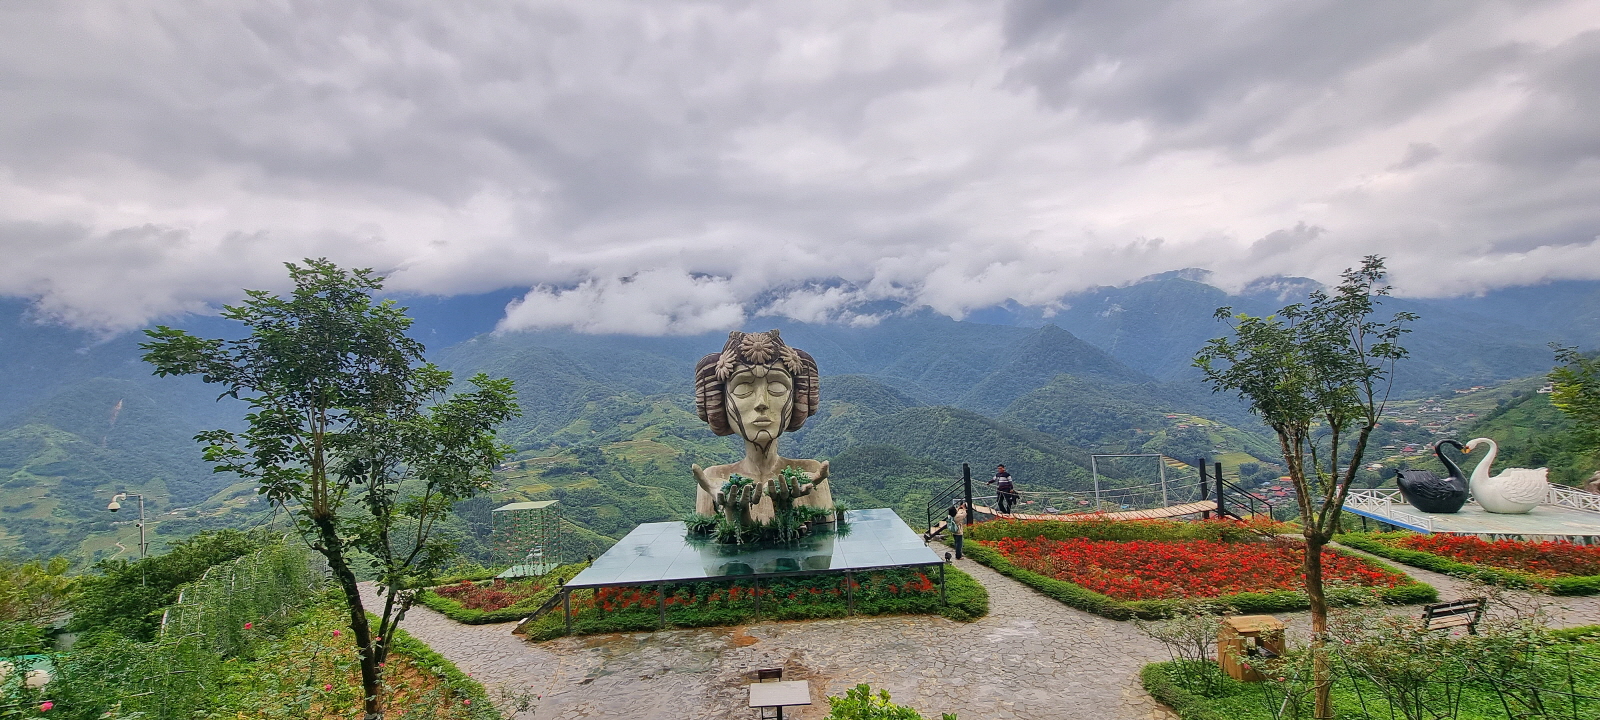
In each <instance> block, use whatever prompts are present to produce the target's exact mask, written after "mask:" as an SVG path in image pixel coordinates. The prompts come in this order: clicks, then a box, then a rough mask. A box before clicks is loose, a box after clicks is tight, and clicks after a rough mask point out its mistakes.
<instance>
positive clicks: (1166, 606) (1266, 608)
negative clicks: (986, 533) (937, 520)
mask: <svg viewBox="0 0 1600 720" xmlns="http://www.w3.org/2000/svg"><path fill="white" fill-rule="evenodd" d="M963 550H964V551H965V554H966V555H967V556H968V557H971V558H972V559H973V560H976V561H978V562H979V563H980V564H982V565H985V566H987V567H988V568H989V569H991V570H994V571H995V572H998V573H1000V574H1001V575H1005V576H1006V577H1009V578H1011V579H1013V580H1016V581H1017V582H1020V583H1022V584H1024V585H1027V586H1028V587H1031V588H1033V589H1035V590H1038V591H1039V592H1040V593H1042V594H1044V595H1045V596H1047V597H1050V598H1053V599H1055V600H1056V601H1058V602H1060V603H1062V604H1064V605H1067V606H1068V607H1073V608H1077V609H1079V610H1082V611H1084V612H1090V613H1094V614H1096V615H1099V616H1101V617H1107V618H1111V619H1112V620H1133V619H1135V618H1138V619H1145V620H1156V619H1160V618H1164V617H1170V616H1171V615H1173V614H1174V613H1177V612H1181V611H1184V610H1187V609H1190V608H1193V607H1195V606H1199V605H1212V606H1222V607H1226V608H1231V609H1233V610H1237V611H1238V612H1241V613H1275V612H1292V611H1295V610H1304V609H1306V608H1309V607H1311V602H1310V600H1309V599H1308V598H1307V597H1306V595H1305V593H1302V592H1298V591H1294V590H1280V591H1277V592H1270V593H1238V594H1236V595H1223V596H1219V597H1215V598H1200V599H1193V600H1118V599H1116V598H1112V597H1108V596H1106V595H1101V594H1100V593H1097V592H1095V591H1093V590H1090V589H1088V588H1086V587H1084V586H1082V585H1079V584H1077V583H1070V582H1066V581H1064V580H1057V579H1055V578H1052V577H1046V576H1044V575H1040V574H1039V573H1036V572H1033V571H1031V570H1026V569H1023V568H1020V567H1017V566H1016V565H1014V564H1012V562H1011V561H1010V560H1007V559H1006V558H1005V556H1004V555H1001V554H1000V552H999V551H997V550H995V549H993V548H989V547H985V546H983V545H981V544H978V543H970V544H968V545H966V546H965V547H964V548H963ZM1334 550H1335V551H1336V552H1337V551H1338V548H1335V549H1334ZM1378 564H1379V565H1382V564H1381V563H1378ZM1385 567H1386V568H1387V569H1390V570H1395V568H1388V567H1387V566H1385ZM1396 572H1398V570H1396ZM1382 598H1383V601H1384V602H1385V603H1388V604H1390V605H1416V604H1419V603H1425V602H1433V601H1435V600H1438V599H1439V591H1438V590H1436V589H1434V587H1433V586H1432V585H1429V584H1427V583H1423V582H1418V581H1416V580H1413V581H1411V582H1409V583H1406V584H1403V585H1399V586H1397V587H1392V588H1386V589H1385V590H1383V592H1382ZM1362 599H1363V598H1362V597H1361V594H1360V593H1354V594H1352V593H1340V592H1338V591H1337V590H1334V591H1330V592H1329V593H1328V601H1329V602H1330V603H1332V604H1335V605H1348V604H1355V603H1359V602H1360V601H1361V600H1362Z"/></svg>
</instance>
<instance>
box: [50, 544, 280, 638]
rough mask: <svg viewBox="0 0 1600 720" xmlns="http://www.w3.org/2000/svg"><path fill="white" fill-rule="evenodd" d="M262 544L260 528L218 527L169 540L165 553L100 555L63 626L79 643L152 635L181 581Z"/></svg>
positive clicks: (148, 636) (195, 578) (80, 585)
mask: <svg viewBox="0 0 1600 720" xmlns="http://www.w3.org/2000/svg"><path fill="white" fill-rule="evenodd" d="M265 544H268V541H267V538H266V536H265V535H264V534H261V533H243V532H240V531H238V530H219V531H216V532H203V533H200V534H198V535H195V536H194V537H192V538H189V539H187V540H183V541H180V542H177V543H174V544H173V545H172V548H171V549H170V550H168V551H167V552H166V553H163V554H161V555H156V556H154V557H149V558H145V559H143V560H137V561H134V562H129V561H127V560H102V561H100V562H98V563H96V564H95V566H94V569H95V570H97V571H98V572H99V573H100V574H99V575H90V576H86V577H84V578H82V579H81V580H80V581H79V588H78V592H77V594H76V595H75V596H74V597H73V600H72V612H73V616H72V622H71V623H70V624H69V625H68V629H69V630H73V631H76V632H79V633H82V637H81V638H80V640H79V642H82V643H85V644H93V643H94V642H96V638H97V637H100V636H104V635H120V636H124V637H128V638H132V639H134V640H152V639H154V638H155V635H156V628H157V627H158V626H159V625H160V623H161V610H162V608H165V607H167V606H168V605H172V604H173V603H176V602H177V601H178V591H179V589H180V587H181V586H183V585H184V584H185V583H190V582H194V581H195V580H198V579H199V578H200V576H201V575H203V574H205V572H206V570H208V569H210V568H211V566H213V565H216V564H218V563H223V562H227V561H229V560H232V559H234V558H237V557H240V556H242V555H247V554H249V553H251V552H254V551H255V550H256V549H258V548H260V547H262V546H263V545H265Z"/></svg>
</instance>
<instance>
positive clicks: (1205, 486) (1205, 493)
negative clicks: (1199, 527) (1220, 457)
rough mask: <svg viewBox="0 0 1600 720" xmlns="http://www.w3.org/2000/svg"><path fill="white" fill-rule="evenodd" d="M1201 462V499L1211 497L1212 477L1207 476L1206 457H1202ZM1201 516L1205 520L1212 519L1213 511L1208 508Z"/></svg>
mask: <svg viewBox="0 0 1600 720" xmlns="http://www.w3.org/2000/svg"><path fill="white" fill-rule="evenodd" d="M1199 462H1200V499H1201V500H1205V499H1207V498H1210V497H1211V478H1209V477H1207V476H1206V459H1205V458H1200V461H1199ZM1200 518H1201V519H1203V520H1210V519H1211V511H1210V510H1206V511H1205V512H1202V513H1200Z"/></svg>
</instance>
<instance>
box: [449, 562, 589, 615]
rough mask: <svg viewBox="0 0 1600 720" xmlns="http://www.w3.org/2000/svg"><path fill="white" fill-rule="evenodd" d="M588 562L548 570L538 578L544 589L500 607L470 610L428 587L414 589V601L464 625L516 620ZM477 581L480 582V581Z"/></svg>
mask: <svg viewBox="0 0 1600 720" xmlns="http://www.w3.org/2000/svg"><path fill="white" fill-rule="evenodd" d="M588 566H589V564H588V563H573V564H570V565H562V566H561V567H558V568H556V569H555V570H552V571H550V573H549V574H547V575H544V576H542V578H541V579H542V580H544V581H545V582H546V583H547V586H546V587H545V588H544V589H543V590H540V591H539V592H537V593H534V594H533V595H530V596H528V597H527V598H524V599H523V600H522V601H520V602H518V603H517V604H515V605H511V606H509V607H505V608H501V609H499V610H473V609H471V608H468V607H465V606H463V605H462V604H461V603H459V602H456V601H455V600H452V599H450V598H447V597H445V596H443V595H440V594H438V593H434V592H429V591H428V590H423V591H422V592H420V593H417V602H418V603H421V604H422V605H424V606H426V607H428V608H432V609H433V610H436V611H438V612H440V613H441V614H443V615H444V616H445V617H447V618H450V619H451V620H454V621H456V622H458V623H462V624H465V625H489V624H492V623H505V622H516V621H518V620H521V619H523V618H525V617H527V616H528V615H529V614H530V613H532V612H533V611H534V610H537V609H539V606H540V605H543V604H544V603H545V601H546V600H549V599H550V598H551V597H552V596H554V595H555V594H556V593H557V592H560V591H561V583H565V582H566V581H568V580H571V579H572V578H573V577H576V576H577V574H578V573H579V572H581V571H582V570H583V569H584V568H586V567H588ZM490 582H492V581H490ZM478 584H480V585H482V584H483V583H478ZM436 587H437V586H436Z"/></svg>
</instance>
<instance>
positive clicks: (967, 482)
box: [961, 463, 977, 525]
mask: <svg viewBox="0 0 1600 720" xmlns="http://www.w3.org/2000/svg"><path fill="white" fill-rule="evenodd" d="M961 484H962V486H963V487H964V488H965V489H966V493H967V524H968V525H971V524H972V523H973V521H975V520H977V518H976V517H974V515H976V514H977V513H974V512H972V466H971V465H968V464H966V463H961Z"/></svg>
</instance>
